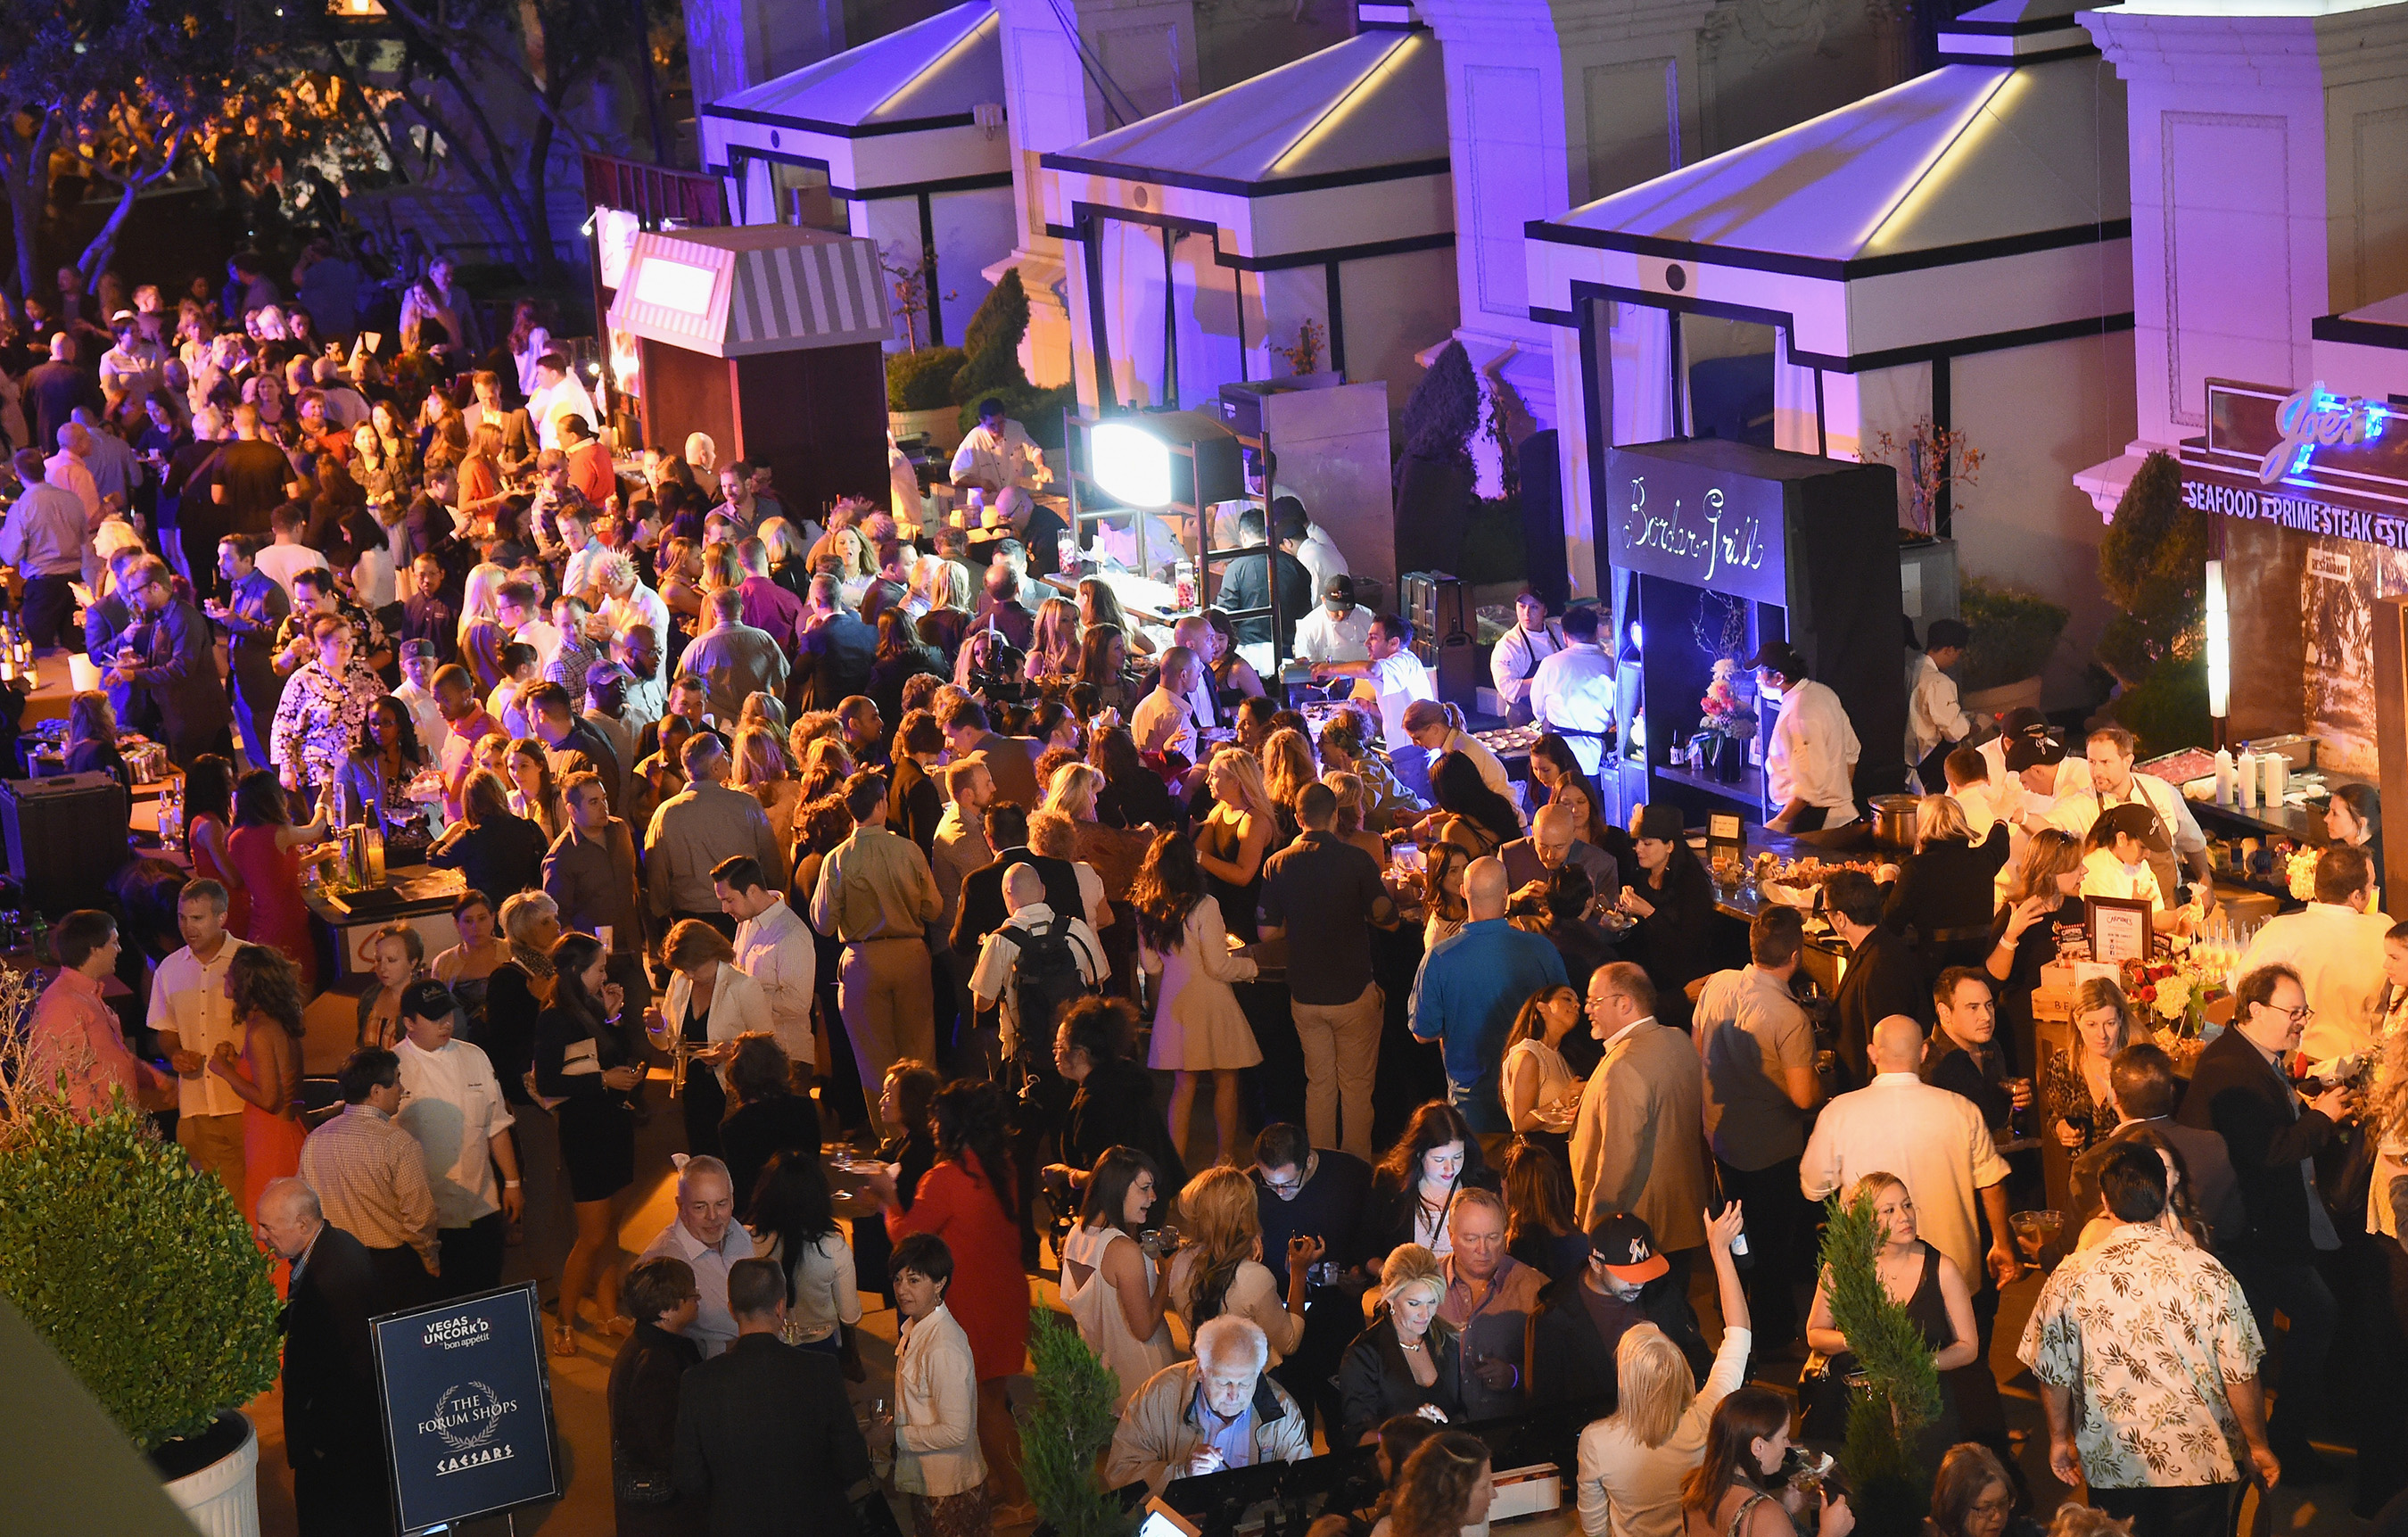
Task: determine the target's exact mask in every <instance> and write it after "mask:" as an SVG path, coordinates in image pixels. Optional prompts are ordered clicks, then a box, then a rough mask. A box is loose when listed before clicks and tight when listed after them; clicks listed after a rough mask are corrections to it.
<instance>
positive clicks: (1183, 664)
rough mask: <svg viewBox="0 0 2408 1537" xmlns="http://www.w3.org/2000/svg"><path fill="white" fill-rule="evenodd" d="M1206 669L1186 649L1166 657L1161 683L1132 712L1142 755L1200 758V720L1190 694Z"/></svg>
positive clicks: (1132, 726)
mask: <svg viewBox="0 0 2408 1537" xmlns="http://www.w3.org/2000/svg"><path fill="white" fill-rule="evenodd" d="M1202 670H1203V668H1201V667H1200V666H1198V665H1197V660H1196V654H1195V653H1194V652H1192V651H1190V650H1188V649H1187V648H1186V647H1185V646H1173V647H1171V648H1170V649H1169V650H1168V651H1166V652H1164V653H1163V654H1162V676H1161V681H1160V682H1157V683H1155V684H1154V692H1153V693H1151V694H1149V695H1147V696H1146V697H1144V698H1142V699H1140V700H1139V701H1138V702H1137V709H1136V710H1134V711H1130V713H1129V736H1130V737H1131V738H1132V739H1134V740H1135V741H1136V742H1137V749H1138V751H1139V752H1140V753H1181V754H1185V755H1186V756H1187V757H1189V758H1193V757H1195V756H1196V717H1195V711H1194V708H1193V706H1192V705H1191V704H1190V703H1189V701H1188V695H1189V693H1190V691H1191V690H1193V689H1194V687H1195V686H1196V675H1197V673H1199V672H1201V671H1202Z"/></svg>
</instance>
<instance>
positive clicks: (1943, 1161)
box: [1798, 1014, 2023, 1291]
mask: <svg viewBox="0 0 2408 1537" xmlns="http://www.w3.org/2000/svg"><path fill="white" fill-rule="evenodd" d="M1871 1049H1872V1063H1873V1068H1874V1070H1875V1072H1876V1074H1877V1076H1875V1077H1874V1079H1873V1081H1872V1082H1871V1084H1868V1085H1865V1086H1864V1087H1863V1088H1860V1089H1857V1090H1856V1092H1854V1093H1852V1094H1842V1095H1841V1096H1840V1097H1839V1098H1838V1099H1833V1100H1832V1101H1831V1102H1830V1103H1829V1104H1827V1105H1825V1106H1824V1107H1823V1113H1822V1114H1821V1115H1819V1116H1817V1117H1816V1118H1815V1122H1814V1132H1813V1136H1811V1137H1809V1138H1808V1139H1807V1140H1806V1152H1805V1155H1804V1156H1803V1157H1802V1158H1801V1159H1800V1161H1799V1176H1798V1182H1799V1188H1800V1189H1801V1190H1803V1191H1804V1192H1805V1195H1806V1199H1809V1200H1813V1201H1818V1202H1819V1201H1820V1200H1822V1199H1823V1198H1825V1197H1826V1196H1828V1195H1831V1194H1833V1193H1835V1192H1840V1193H1844V1192H1845V1191H1846V1190H1847V1189H1848V1187H1849V1186H1851V1185H1854V1184H1856V1181H1857V1180H1860V1179H1862V1178H1863V1177H1864V1176H1865V1175H1867V1174H1870V1173H1873V1172H1875V1171H1886V1172H1889V1173H1892V1174H1896V1175H1897V1176H1898V1177H1899V1179H1901V1180H1903V1181H1905V1182H1906V1193H1907V1194H1908V1195H1909V1196H1910V1197H1912V1198H1913V1199H1914V1214H1915V1226H1916V1228H1918V1230H1920V1231H1921V1233H1922V1234H1923V1238H1924V1241H1925V1242H1926V1243H1929V1244H1931V1246H1932V1247H1934V1248H1936V1249H1938V1250H1939V1251H1940V1252H1941V1253H1942V1254H1944V1255H1946V1256H1947V1257H1949V1258H1951V1259H1953V1260H1955V1261H1956V1262H1957V1269H1958V1270H1959V1271H1963V1272H1964V1276H1965V1285H1966V1286H1968V1287H1970V1288H1971V1289H1973V1290H1975V1291H1981V1290H1983V1289H1985V1288H1984V1287H1983V1285H1982V1281H1983V1274H1984V1271H1983V1265H1984V1262H1985V1258H1986V1260H1987V1263H1988V1267H1989V1270H1988V1273H1989V1274H1990V1275H1991V1276H1992V1277H1993V1278H1995V1279H1996V1280H1997V1282H1998V1283H1999V1285H2000V1286H2005V1285H2006V1284H2007V1283H2008V1282H2010V1281H2013V1280H2014V1278H2015V1276H2016V1275H2017V1274H2018V1273H2020V1271H2022V1269H2023V1267H2022V1266H2021V1264H2020V1263H2018V1262H2017V1260H2016V1258H2015V1245H2014V1234H2013V1231H2012V1230H2011V1229H2010V1228H2009V1227H2008V1225H2007V1187H2006V1185H2005V1184H2004V1181H2005V1180H2006V1177H2007V1160H2006V1159H2004V1158H2002V1157H2000V1156H1999V1145H1998V1143H1997V1142H1995V1141H1994V1140H1993V1139H1992V1138H1991V1136H1990V1128H1988V1127H1987V1126H1985V1125H1984V1124H1983V1121H1982V1112H1981V1110H1980V1109H1979V1108H1978V1107H1977V1106H1975V1105H1974V1103H1973V1101H1972V1100H1971V1099H1966V1098H1965V1097H1964V1096H1963V1095H1961V1094H1957V1093H1955V1092H1953V1091H1952V1090H1949V1089H1944V1088H1938V1087H1935V1086H1933V1085H1929V1084H1927V1083H1925V1082H1924V1081H1923V1079H1922V1077H1921V1075H1920V1073H1919V1071H1918V1070H1919V1069H1920V1067H1921V1066H1922V1062H1923V1027H1922V1026H1920V1025H1917V1024H1916V1023H1915V1022H1914V1020H1912V1019H1909V1018H1907V1017H1906V1016H1905V1015H1904V1014H1892V1015H1890V1016H1889V1017H1888V1018H1886V1019H1885V1020H1883V1021H1881V1022H1880V1023H1879V1024H1878V1025H1876V1026H1874V1027H1873V1033H1872V1048H1871ZM1985 1215H1986V1216H1987V1217H1988V1219H1989V1225H1990V1246H1989V1252H1988V1254H1987V1256H1986V1257H1985V1255H1984V1253H1983V1250H1982V1240H1981V1221H1982V1218H1983V1217H1984V1216H1985Z"/></svg>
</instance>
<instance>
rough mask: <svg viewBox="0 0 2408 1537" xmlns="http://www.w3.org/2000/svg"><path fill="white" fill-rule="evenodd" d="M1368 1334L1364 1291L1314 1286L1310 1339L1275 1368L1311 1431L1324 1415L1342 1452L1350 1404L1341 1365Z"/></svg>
mask: <svg viewBox="0 0 2408 1537" xmlns="http://www.w3.org/2000/svg"><path fill="white" fill-rule="evenodd" d="M1362 1332H1363V1292H1362V1289H1361V1288H1360V1287H1359V1286H1314V1287H1312V1288H1311V1290H1310V1292H1309V1293H1308V1294H1307V1297H1306V1300H1305V1305H1304V1338H1303V1339H1301V1340H1299V1341H1297V1346H1296V1354H1294V1355H1292V1356H1290V1357H1287V1358H1286V1359H1285V1360H1283V1361H1282V1362H1280V1364H1279V1365H1278V1366H1276V1367H1274V1368H1273V1369H1272V1370H1271V1377H1272V1380H1274V1381H1276V1382H1277V1383H1278V1384H1279V1385H1280V1386H1282V1387H1284V1388H1286V1389H1287V1392H1288V1397H1290V1398H1292V1399H1294V1400H1296V1402H1297V1408H1299V1409H1302V1410H1303V1411H1304V1415H1305V1420H1306V1426H1307V1429H1310V1428H1311V1423H1312V1416H1313V1415H1316V1414H1318V1415H1320V1416H1321V1430H1322V1434H1323V1435H1325V1436H1326V1437H1328V1438H1329V1440H1330V1442H1331V1447H1330V1449H1331V1450H1332V1451H1336V1450H1338V1449H1339V1448H1338V1446H1337V1445H1336V1442H1337V1439H1338V1431H1339V1428H1340V1426H1341V1425H1343V1424H1344V1423H1345V1417H1346V1416H1345V1404H1344V1401H1342V1400H1341V1399H1340V1396H1339V1392H1338V1366H1339V1363H1340V1361H1341V1360H1343V1359H1344V1358H1345V1356H1346V1347H1347V1346H1348V1345H1350V1344H1352V1343H1355V1336H1356V1335H1358V1334H1360V1333H1362Z"/></svg>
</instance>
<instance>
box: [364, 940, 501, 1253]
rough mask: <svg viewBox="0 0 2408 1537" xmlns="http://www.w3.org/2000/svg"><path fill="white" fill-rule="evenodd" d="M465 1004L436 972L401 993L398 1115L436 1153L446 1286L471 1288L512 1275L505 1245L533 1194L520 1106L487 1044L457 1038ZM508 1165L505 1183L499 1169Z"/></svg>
mask: <svg viewBox="0 0 2408 1537" xmlns="http://www.w3.org/2000/svg"><path fill="white" fill-rule="evenodd" d="M458 1019H459V1004H458V1002H457V1001H456V1000H455V999H454V998H452V991H451V989H450V988H448V987H445V986H444V985H443V984H441V983H439V982H437V981H435V980H434V979H433V978H422V979H420V980H419V981H417V982H413V983H411V984H409V986H408V987H407V988H405V989H404V990H403V991H402V995H401V1028H402V1032H403V1039H402V1040H401V1041H399V1042H397V1043H396V1044H395V1045H394V1049H393V1055H394V1056H396V1057H398V1058H399V1059H400V1061H401V1108H400V1109H399V1110H397V1111H395V1112H394V1117H393V1119H394V1125H396V1126H398V1127H400V1128H402V1129H403V1130H404V1131H407V1132H409V1134H410V1136H411V1137H412V1138H414V1139H415V1140H416V1141H417V1142H418V1146H419V1149H420V1151H421V1152H423V1153H424V1154H425V1155H426V1184H427V1187H428V1188H429V1189H430V1190H432V1191H433V1192H434V1194H435V1236H436V1238H437V1241H438V1242H439V1243H440V1244H441V1246H442V1256H443V1270H442V1273H441V1275H440V1277H439V1279H440V1281H441V1287H440V1289H441V1291H442V1293H443V1294H444V1295H445V1296H447V1297H466V1296H467V1295H468V1294H469V1293H471V1292H479V1291H485V1290H488V1289H490V1288H492V1287H494V1286H500V1285H501V1284H502V1246H503V1240H504V1237H505V1234H506V1231H507V1227H508V1225H509V1223H513V1222H516V1221H518V1220H519V1218H520V1216H521V1215H522V1214H524V1212H525V1210H526V1202H525V1199H524V1196H523V1192H522V1189H521V1186H520V1183H519V1160H518V1154H517V1153H516V1152H515V1151H514V1150H513V1149H512V1148H511V1146H510V1110H509V1104H508V1103H507V1102H506V1101H505V1100H504V1099H502V1085H501V1083H500V1081H499V1080H498V1079H496V1078H495V1076H494V1064H493V1063H492V1062H491V1061H489V1060H488V1059H487V1058H486V1056H485V1054H484V1052H483V1051H482V1050H480V1048H478V1047H476V1046H472V1045H470V1044H469V1043H468V1042H467V1041H454V1040H453V1039H452V1027H453V1025H454V1024H455V1023H457V1021H458ZM497 1170H498V1171H500V1175H501V1178H500V1181H499V1183H498V1184H496V1182H495V1171H497Z"/></svg>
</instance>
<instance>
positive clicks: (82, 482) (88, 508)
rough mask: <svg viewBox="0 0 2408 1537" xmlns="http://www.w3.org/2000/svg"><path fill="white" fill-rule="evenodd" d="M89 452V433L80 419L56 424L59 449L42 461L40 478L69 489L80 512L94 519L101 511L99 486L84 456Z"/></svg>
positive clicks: (90, 447)
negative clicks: (42, 474)
mask: <svg viewBox="0 0 2408 1537" xmlns="http://www.w3.org/2000/svg"><path fill="white" fill-rule="evenodd" d="M91 452H92V434H91V433H90V432H89V431H87V430H85V428H84V425H83V424H82V423H80V422H68V423H65V424H63V425H62V426H61V427H60V428H59V451H58V452H56V453H53V454H51V455H50V458H48V459H47V460H45V461H43V468H44V469H45V470H46V471H48V473H47V474H46V475H45V476H44V479H45V480H46V481H48V482H49V483H50V484H51V485H54V486H57V487H59V488H60V489H61V490H63V491H68V492H72V493H74V495H75V498H76V500H77V501H79V502H80V503H82V504H83V515H84V516H85V517H87V518H90V519H92V520H93V522H95V523H97V522H98V521H99V519H100V516H101V514H102V513H103V512H104V511H107V510H110V509H107V508H105V507H103V505H102V503H101V496H100V486H99V484H98V482H96V481H93V476H92V467H90V466H89V465H87V464H85V463H84V460H85V459H86V458H87V457H88V456H90V454H91Z"/></svg>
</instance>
